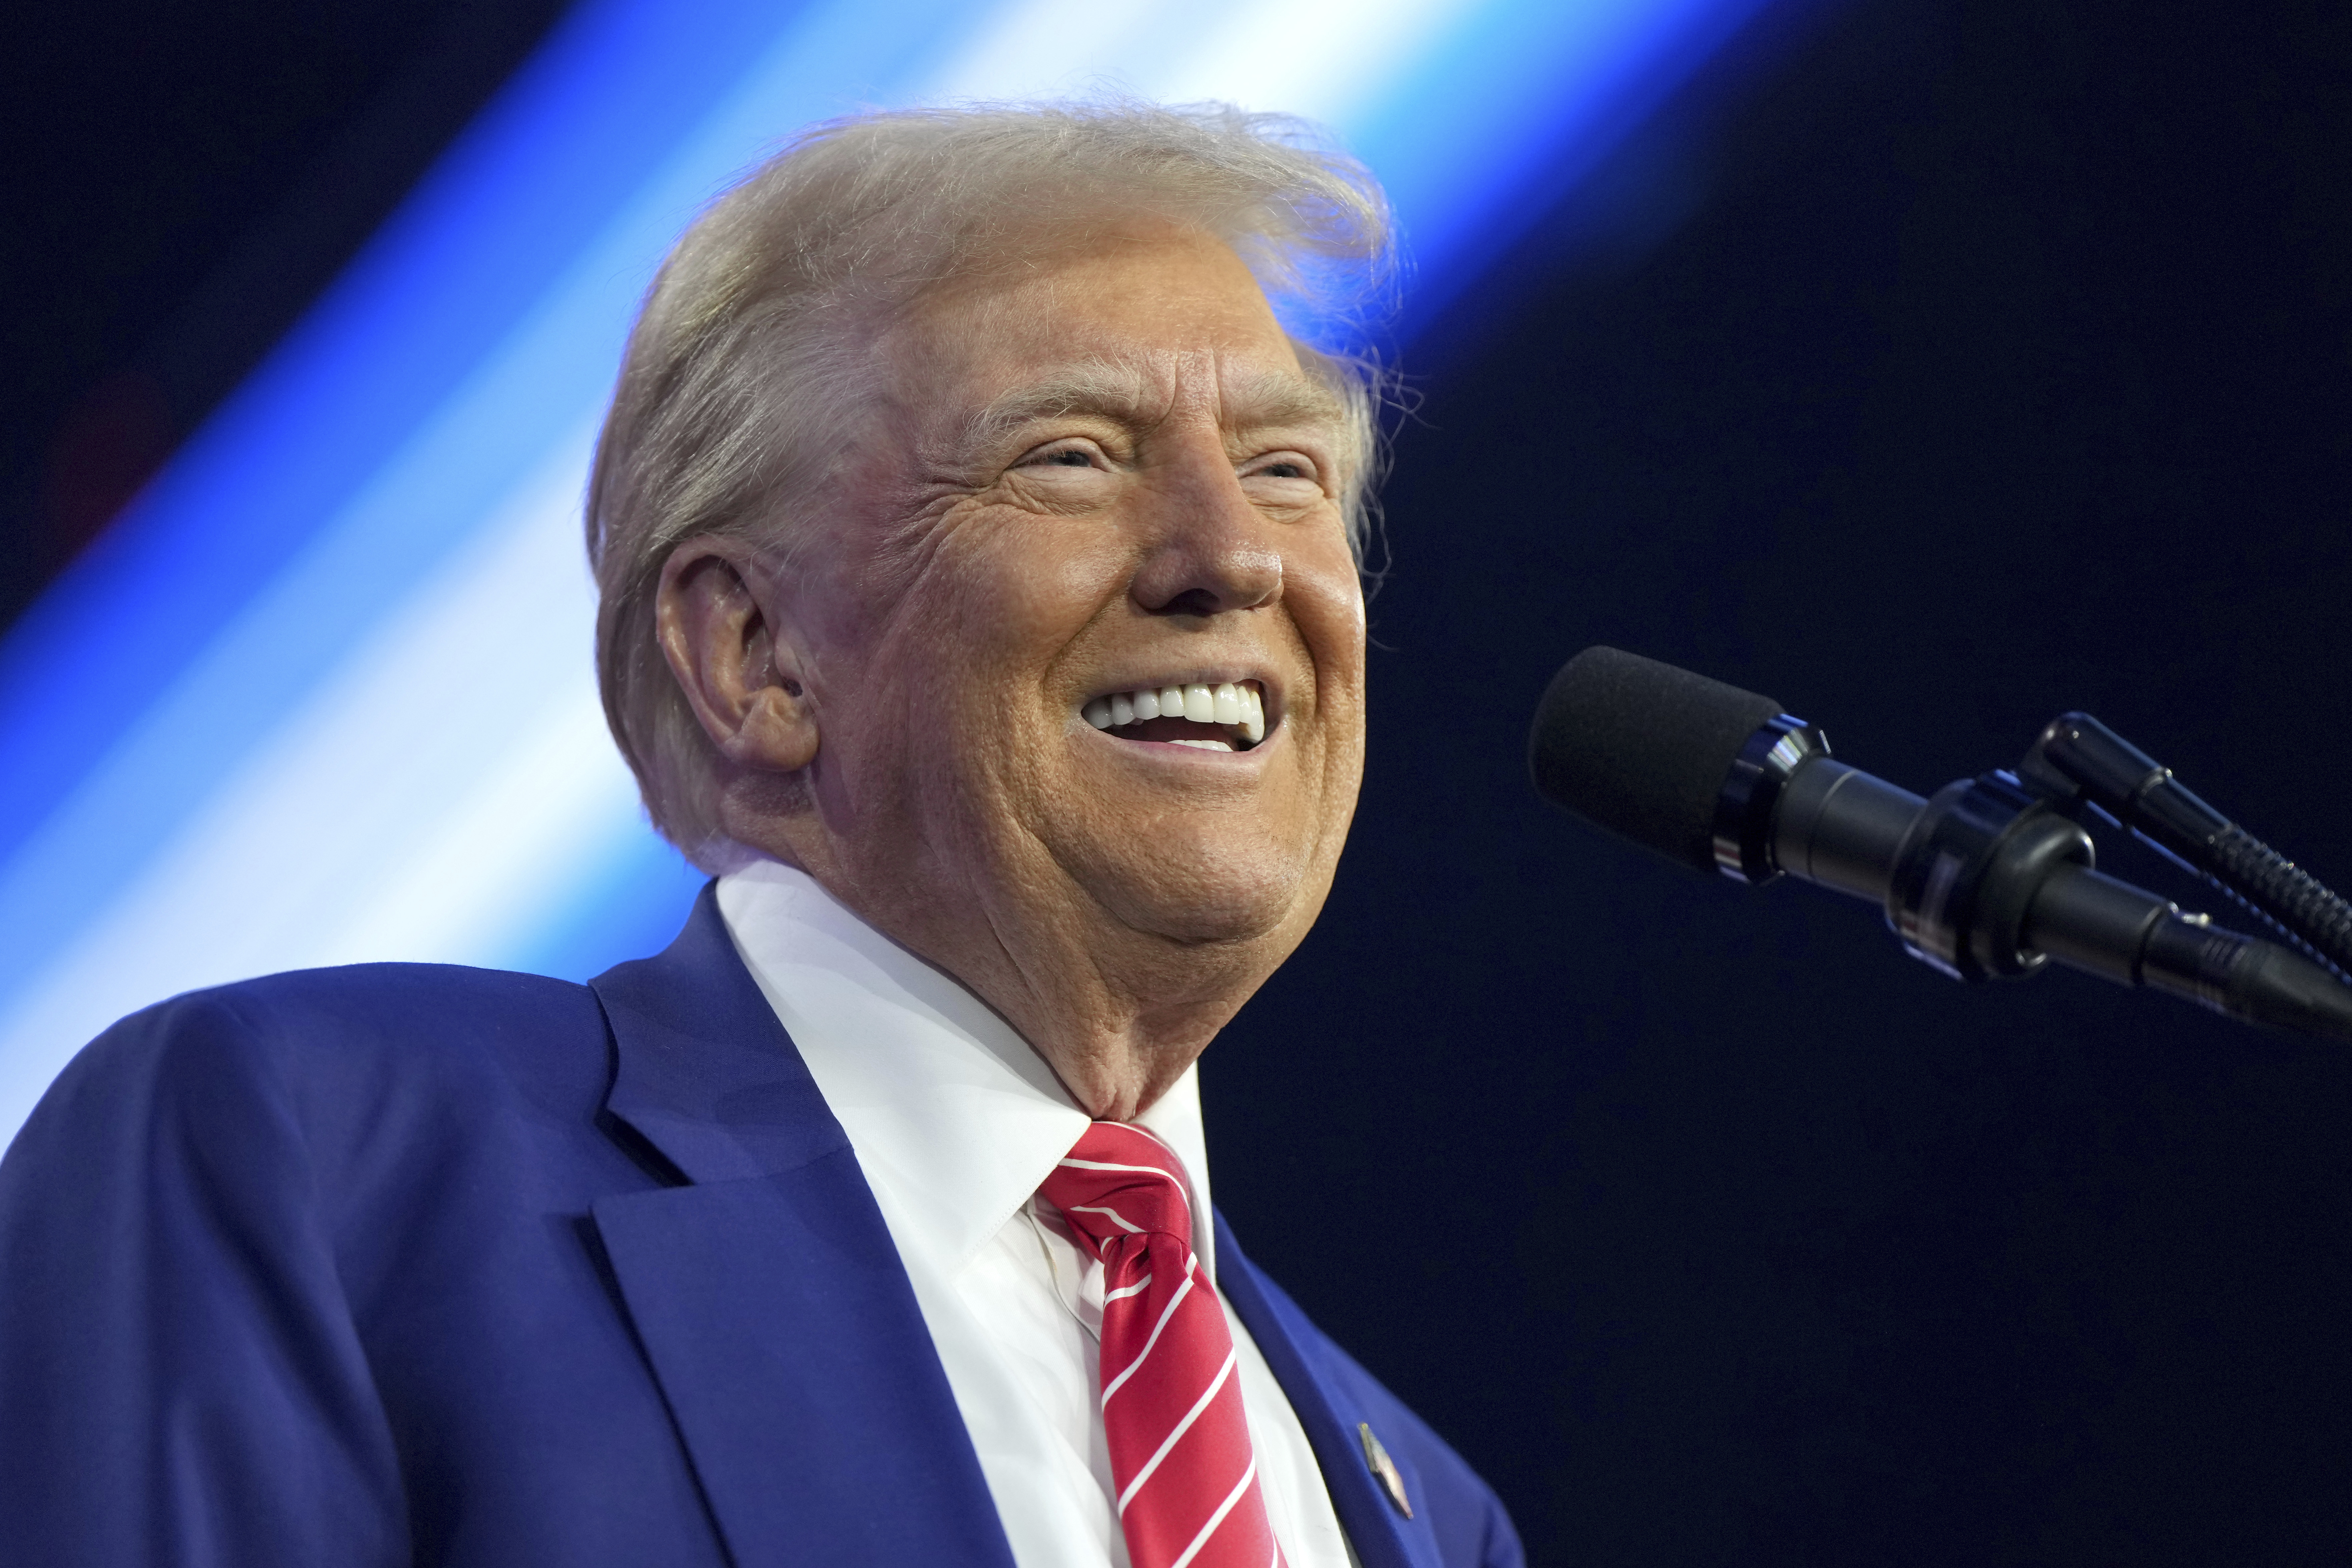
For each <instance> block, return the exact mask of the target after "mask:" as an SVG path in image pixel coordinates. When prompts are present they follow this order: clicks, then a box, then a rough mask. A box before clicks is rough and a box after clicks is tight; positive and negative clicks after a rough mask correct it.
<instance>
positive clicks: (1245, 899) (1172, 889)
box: [1089, 851, 1328, 944]
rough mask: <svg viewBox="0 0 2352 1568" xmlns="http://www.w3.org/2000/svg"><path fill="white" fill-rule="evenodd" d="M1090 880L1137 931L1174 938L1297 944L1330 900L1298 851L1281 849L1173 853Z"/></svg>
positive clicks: (1109, 870) (1098, 894)
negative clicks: (1286, 852) (1295, 853)
mask: <svg viewBox="0 0 2352 1568" xmlns="http://www.w3.org/2000/svg"><path fill="white" fill-rule="evenodd" d="M1102 870H1103V872H1104V873H1105V874H1103V875H1099V876H1097V877H1095V878H1091V879H1089V880H1091V881H1092V882H1093V883H1094V893H1095V896H1096V897H1097V899H1099V900H1101V901H1102V903H1103V904H1104V905H1105V906H1106V907H1107V908H1108V909H1109V910H1110V911H1111V912H1112V913H1113V914H1114V915H1116V916H1118V919H1119V920H1120V921H1122V922H1124V923H1125V924H1127V925H1128V926H1130V927H1132V928H1133V929H1135V930H1137V931H1149V932H1150V933H1151V934H1152V935H1154V936H1160V937H1165V938H1167V939H1169V940H1170V941H1171V942H1221V943H1225V942H1262V941H1265V940H1268V939H1283V938H1287V940H1288V942H1289V943H1291V944H1296V942H1297V940H1298V938H1299V936H1301V935H1303V934H1304V933H1305V927H1306V923H1307V921H1312V920H1313V919H1314V915H1315V910H1316V909H1317V908H1318V907H1319V906H1320V904H1321V903H1322V898H1321V896H1320V895H1321V886H1322V883H1323V882H1328V878H1324V879H1319V880H1318V881H1317V882H1316V883H1315V885H1314V888H1313V889H1312V890H1313V894H1314V896H1312V897H1309V896H1308V894H1309V891H1310V889H1309V885H1308V873H1307V868H1305V867H1303V866H1302V865H1301V864H1300V863H1299V861H1298V859H1297V857H1295V856H1287V855H1281V854H1276V853H1263V854H1236V853H1232V852H1230V851H1228V852H1226V853H1222V854H1216V855H1191V856H1187V855H1167V856H1160V857H1153V858H1150V859H1148V860H1141V861H1137V862H1131V863H1129V864H1125V865H1120V866H1117V867H1105V868H1102Z"/></svg>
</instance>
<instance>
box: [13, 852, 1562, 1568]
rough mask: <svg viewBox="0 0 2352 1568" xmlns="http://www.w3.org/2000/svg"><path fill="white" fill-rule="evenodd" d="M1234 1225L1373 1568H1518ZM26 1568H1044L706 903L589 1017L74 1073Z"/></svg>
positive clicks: (395, 1033) (68, 1092) (245, 1010)
mask: <svg viewBox="0 0 2352 1568" xmlns="http://www.w3.org/2000/svg"><path fill="white" fill-rule="evenodd" d="M1219 1225H1220V1230H1219V1233H1218V1236H1219V1240H1218V1249H1217V1250H1218V1276H1219V1282H1220V1284H1221V1285H1222V1286H1223V1289H1224V1290H1225V1292H1226V1294H1227V1295H1228V1297H1229V1298H1230V1299H1231V1300H1232V1302H1233V1305H1234V1310H1235V1311H1236V1312H1238V1313H1239V1314H1240V1316H1241V1318H1242V1321H1244V1322H1245V1323H1247V1324H1248V1325H1249V1330H1250V1332H1251V1333H1252V1334H1253V1335H1255V1337H1256V1340H1257V1342H1258V1344H1259V1346H1260V1347H1261V1348H1262V1349H1263V1350H1264V1352H1265V1358H1266V1361H1267V1362H1268V1363H1269V1364H1271V1366H1272V1367H1273V1369H1274V1373H1275V1375H1276V1377H1277V1378H1278V1379H1280V1381H1281V1383H1282V1386H1283V1388H1284V1390H1285V1391H1286V1393H1287V1394H1289V1396H1290V1401H1291V1404H1292V1405H1293V1406H1294V1407H1295V1408H1296V1410H1297V1413H1298V1418H1299V1421H1300V1423H1301V1425H1302V1426H1304V1427H1305V1428H1306V1431H1307V1439H1308V1441H1309V1442H1310V1443H1311V1444H1312V1445H1313V1447H1314V1449H1315V1454H1316V1458H1318V1460H1319V1461H1320V1462H1321V1465H1322V1468H1323V1474H1324V1478H1325V1480H1326V1481H1327V1483H1328V1486H1329V1488H1330V1492H1331V1500H1332V1502H1333V1503H1334V1504H1335V1505H1336V1507H1337V1509H1338V1510H1339V1521H1340V1523H1341V1524H1342V1525H1343V1526H1344V1527H1345V1528H1346V1530H1347V1531H1348V1536H1349V1540H1350V1542H1352V1543H1353V1544H1354V1546H1355V1549H1356V1551H1357V1552H1358V1554H1359V1555H1360V1557H1361V1559H1362V1561H1363V1563H1364V1564H1365V1568H1408V1565H1412V1568H1436V1565H1438V1564H1441V1563H1443V1564H1482V1565H1492V1568H1502V1565H1504V1564H1510V1563H1517V1562H1518V1561H1519V1548H1518V1543H1517V1539H1516V1538H1515V1537H1514V1536H1513V1534H1512V1531H1511V1527H1510V1523H1509V1521H1508V1520H1507V1519H1506V1518H1505V1516H1504V1513H1503V1510H1502V1508H1501V1506H1500V1505H1499V1504H1498V1503H1497V1502H1496V1500H1495V1497H1494V1495H1493V1493H1492V1492H1490V1491H1489V1490H1488V1489H1486V1486H1485V1484H1484V1483H1482V1482H1481V1481H1480V1480H1479V1479H1477V1478H1476V1477H1475V1475H1473V1474H1472V1473H1471V1471H1470V1470H1469V1468H1468V1467H1466V1466H1465V1464H1464V1463H1463V1462H1462V1460H1461V1459H1460V1458H1458V1457H1456V1456H1455V1455H1454V1453H1453V1451H1452V1450H1450V1449H1448V1448H1447V1447H1445V1445H1444V1443H1443V1442H1441V1441H1440V1440H1439V1439H1438V1438H1437V1437H1436V1436H1435V1435H1434V1434H1433V1433H1432V1432H1431V1431H1430V1430H1429V1429H1428V1428H1427V1427H1426V1426H1423V1424H1422V1423H1421V1422H1420V1421H1419V1420H1418V1419H1416V1418H1415V1417H1414V1416H1413V1415H1412V1413H1411V1412H1410V1411H1408V1410H1407V1409H1405V1407H1404V1406H1403V1405H1401V1404H1399V1403H1398V1402H1397V1400H1396V1399H1395V1397H1394V1396H1393V1395H1391V1394H1389V1392H1388V1391H1387V1390H1386V1389H1383V1388H1382V1387H1381V1385H1380V1384H1378V1383H1376V1382H1374V1381H1373V1380H1372V1378H1371V1377H1370V1374H1369V1373H1366V1372H1365V1371H1364V1370H1363V1369H1362V1368H1361V1367H1360V1366H1358V1365H1357V1364H1356V1363H1354V1362H1352V1361H1350V1360H1349V1358H1348V1357H1347V1356H1346V1355H1345V1354H1344V1353H1342V1352H1340V1351H1339V1348H1338V1347H1337V1346H1335V1345H1334V1344H1332V1343H1331V1342H1330V1341H1328V1339H1326V1338H1324V1337H1323V1335H1322V1334H1321V1333H1320V1332H1318V1331H1317V1330H1316V1329H1315V1327H1314V1326H1313V1325H1312V1324H1310V1323H1309V1322H1308V1321H1307V1319H1306V1318H1305V1317H1304V1316H1303V1315H1302V1314H1301V1313H1300V1312H1299V1310H1298V1309H1297V1306H1296V1305H1294V1304H1293V1303H1292V1302H1291V1300H1289V1299H1288V1298H1287V1297H1286V1296H1285V1295H1283V1293H1282V1292H1281V1291H1280V1290H1278V1289H1276V1288H1275V1287H1274V1285H1272V1284H1271V1283H1270V1282H1269V1281H1268V1280H1267V1279H1265V1276H1264V1275H1262V1274H1261V1273H1259V1272H1258V1270H1257V1268H1255V1266H1253V1265H1252V1264H1251V1263H1250V1261H1249V1259H1248V1258H1246V1257H1245V1256H1244V1254H1243V1252H1242V1250H1241V1248H1240V1247H1238V1246H1236V1245H1235V1244H1234V1240H1233V1236H1232V1232H1231V1231H1230V1230H1228V1229H1224V1228H1223V1221H1222V1219H1221V1220H1220V1221H1219ZM1359 1423H1367V1424H1369V1425H1370V1426H1371V1428H1372V1430H1373V1432H1374V1433H1375V1434H1376V1435H1377V1436H1379V1437H1380V1439H1381V1442H1382V1443H1383V1444H1384V1445H1385V1446H1386V1447H1387V1449H1388V1451H1389V1453H1390V1454H1391V1456H1392V1457H1393V1458H1394V1459H1395V1461H1396V1464H1397V1468H1399V1469H1400V1470H1401V1471H1402V1473H1403V1476H1404V1481H1405V1486H1406V1489H1407V1491H1408V1494H1409V1496H1410V1498H1411V1500H1412V1509H1413V1516H1412V1518H1411V1519H1410V1520H1408V1519H1405V1518H1403V1517H1402V1515H1401V1514H1400V1513H1399V1512H1398V1511H1397V1510H1395V1509H1394V1508H1393V1507H1391V1504H1390V1502H1389V1501H1388V1500H1387V1498H1386V1496H1385V1494H1383V1493H1382V1492H1381V1490H1380V1489H1378V1487H1377V1486H1376V1485H1375V1483H1374V1481H1373V1479H1372V1478H1371V1476H1370V1474H1369V1472H1368V1471H1367V1469H1366V1467H1365V1463H1364V1458H1363V1450H1362V1448H1361V1447H1360V1441H1359V1438H1358V1436H1357V1428H1358V1424H1359ZM0 1557H5V1558H6V1559H7V1560H8V1561H10V1562H21V1563H41V1564H43V1565H44V1568H67V1565H69V1564H81V1563H90V1564H99V1563H103V1564H108V1565H110V1568H111V1565H115V1564H129V1563H186V1564H203V1565H213V1564H219V1565H222V1568H230V1565H234V1568H264V1565H276V1564H319V1565H321V1568H325V1565H329V1564H331V1565H334V1568H374V1565H378V1564H394V1563H449V1564H459V1563H464V1564H481V1565H484V1568H517V1565H520V1564H529V1563H551V1564H563V1565H565V1568H601V1565H608V1564H609V1565H611V1568H656V1565H660V1568H669V1565H673V1564H675V1565H680V1568H684V1565H688V1564H704V1563H708V1564H719V1563H733V1564H735V1565H736V1568H764V1565H767V1564H773V1563H825V1564H858V1563H872V1564H889V1565H892V1568H902V1565H907V1564H922V1565H924V1568H947V1565H954V1564H970V1565H971V1568H983V1565H984V1568H1011V1564H1012V1555H1011V1552H1010V1551H1009V1549H1008V1548H1007V1546H1006V1543H1005V1540H1004V1534H1003V1528H1002V1527H1001V1526H1000V1525H999V1523H998V1522H997V1518H996V1510H995V1506H994V1504H993V1503H992V1501H991V1500H990V1498H989V1494H988V1489H987V1486H986V1484H985V1482H984V1481H983V1480H982V1476H981V1469H980V1463H979V1460H978V1458H976V1457H975V1456H974V1454H973V1452H972V1448H971V1440H970V1438H969V1437H968V1436H966V1435H965V1431H964V1426H963V1422H962V1420H961V1417H960V1416H959V1415H957V1412H956V1407H955V1402H954V1399H953V1396H952V1395H951V1394H950V1392H949V1388H948V1383H947V1378H946V1375H945V1373H943V1372H942V1371H941V1370H940V1363H939V1358H938V1356H937V1354H936V1352H934V1351H933V1350H932V1348H931V1343H930V1338H929V1333H928V1331H926V1330H925V1328H924V1326H923V1321H922V1316H921V1314H920V1312H919V1310H917V1308H916V1305H915V1299H914V1295H913V1292H912V1291H911V1289H909V1288H908V1283H907V1277H906V1273H905V1271H904V1269H903V1268H901V1267H900V1265H899V1262H898V1252H897V1250H896V1248H895V1247H893V1245H892V1243H891V1240H890V1237H889V1233H888V1232H887V1230H886V1229H885V1228H884V1226H883V1223H882V1217H881V1214H880V1211H879V1210H877V1208H876V1206H875V1204H874V1198H873V1194H871V1192H870V1191H869V1190H868V1189H867V1187H866V1181H865V1178H864V1176H863V1174H862V1173H860V1172H859V1170H858V1166H857V1162H856V1157H855V1155H853V1154H852V1152H851V1151H850V1148H849V1143H848V1141H847V1139H846V1138H845V1136H844V1134H843V1132H842V1131H841V1127H840V1124H839V1123H838V1122H837V1121H835V1120H834V1117H833V1114H832V1112H831V1111H830V1110H827V1109H826V1107H825V1104H824V1100H823V1099H822V1098H821V1097H820V1096H819V1094H818V1092H817V1089H816V1085H815V1083H814V1080H813V1079H811V1078H810V1076H809V1073H808V1069H807V1068H805V1067H804V1066H803V1065H802V1062H801V1059H800V1056H799V1053H798V1052H797V1051H796V1050H795V1049H794V1047H793V1044H792V1041H791V1040H790V1039H789V1038H788V1037H786V1036H785V1034H784V1032H783V1030H782V1027H781V1026H779V1025H778V1024H777V1022H776V1018H775V1015H774V1014H773V1012H772V1011H771V1010H770V1008H769V1007H768V1005H767V1003H766V1001H765V1000H764V999H763V998H762V997H761V994H760V993H759V990H758V988H757V986H756V985H755V984H753V983H752V981H751V976H750V974H749V973H747V972H746V971H745V969H744V968H743V965H742V963H741V962H740V960H739V959H738V958H737V957H736V954H735V951H734V947H733V944H732V943H731V942H730V941H729V939H728V936H727V933H726V931H725V928H724V927H723V925H722V924H721V923H720V921H719V913H718V907H717V903H716V900H714V898H713V897H712V894H711V892H710V890H709V889H705V890H704V893H703V897H702V900H701V903H700V904H699V905H698V907H697V909H696V910H695V913H694V916H693V919H692V920H691V921H689V922H688V926H687V928H686V930H685V931H684V932H683V933H682V934H681V935H680V936H679V937H678V939H677V942H675V943H673V944H672V945H671V946H670V948H669V949H668V950H667V952H663V953H661V954H660V955H659V956H658V957H656V958H652V959H647V960H645V961H642V962H639V963H625V964H622V965H620V966H619V967H618V968H615V969H614V970H611V971H609V972H608V973H604V974H603V975H601V976H599V977H598V978H597V979H596V980H594V981H593V982H592V983H590V984H588V985H585V986H582V985H573V984H565V983H563V982H560V981H553V980H547V979H542V978H538V977H535V976H531V975H524V974H506V973H494V972H490V971H484V970H468V969H457V968H447V967H441V966H435V965H423V964H414V965H412V964H378V965H367V966H363V967H359V968H352V969H337V970H315V971H310V972H306V973H294V974H281V975H277V976H273V977H271V978H269V979H267V980H257V981H253V982H250V983H247V984H241V985H231V986H226V987H224V988H222V989H219V990H215V991H205V992H199V993H196V994H192V995H187V996H183V997H180V998H178V999H176V1000H174V1001H172V1002H167V1003H165V1004H163V1005H161V1006H158V1007H154V1008H151V1009H150V1010H148V1011H147V1012H144V1013H142V1014H139V1015H137V1016H133V1017H131V1018H129V1019H126V1020H125V1021H124V1022H122V1023H121V1024H119V1025H117V1026H115V1027H114V1028H112V1029H110V1030H109V1031H108V1032H107V1033H106V1034H105V1035H104V1036H101V1037H100V1038H99V1040H98V1041H97V1042H96V1043H94V1044H93V1045H91V1046H90V1047H89V1049H87V1050H85V1051H84V1052H83V1053H82V1054H81V1055H80V1056H79V1058H76V1059H75V1061H74V1062H73V1064H72V1065H71V1066H70V1067H68V1068H67V1069H66V1071H65V1073H64V1074H63V1076H61V1077H60V1078H59V1079H58V1082H57V1084H56V1085H55V1087H54V1088H52V1089H51V1090H50V1091H49V1093H48V1096H47V1099H45V1100H43V1101H42V1102H41V1105H40V1107H39V1109H38V1110H36V1111H35V1112H34V1114H33V1116H32V1119H31V1120H30V1121H28V1122H27V1123H26V1127H25V1129H24V1131H23V1132H22V1134H21V1135H20V1136H19V1137H18V1138H17V1140H16V1143H15V1145H14V1147H12V1148H11V1149H10V1151H9V1152H8V1155H7V1158H6V1159H5V1162H0Z"/></svg>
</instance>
